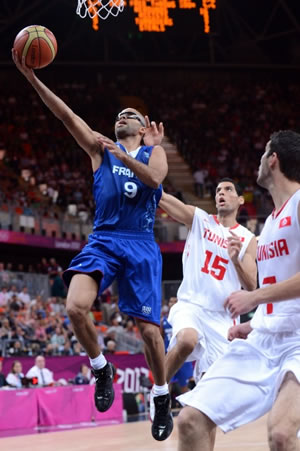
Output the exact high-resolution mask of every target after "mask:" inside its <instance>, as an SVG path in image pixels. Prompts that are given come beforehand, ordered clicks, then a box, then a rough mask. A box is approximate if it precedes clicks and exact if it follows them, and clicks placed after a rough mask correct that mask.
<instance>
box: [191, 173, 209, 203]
mask: <svg viewBox="0 0 300 451" xmlns="http://www.w3.org/2000/svg"><path fill="white" fill-rule="evenodd" d="M193 177H194V180H195V194H196V196H199V197H201V198H202V197H203V195H204V189H205V179H206V177H207V170H206V169H203V168H198V169H197V170H196V172H194V174H193Z"/></svg>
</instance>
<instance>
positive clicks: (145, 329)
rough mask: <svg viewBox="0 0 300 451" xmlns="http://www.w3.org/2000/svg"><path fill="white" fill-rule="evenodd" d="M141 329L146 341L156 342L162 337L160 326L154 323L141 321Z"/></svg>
mask: <svg viewBox="0 0 300 451" xmlns="http://www.w3.org/2000/svg"><path fill="white" fill-rule="evenodd" d="M139 330H140V333H141V336H142V339H143V340H144V342H145V343H156V342H158V341H159V340H160V338H161V335H160V330H159V327H157V326H155V325H154V324H149V323H142V322H141V323H140V324H139Z"/></svg>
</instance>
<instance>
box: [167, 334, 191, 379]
mask: <svg viewBox="0 0 300 451" xmlns="http://www.w3.org/2000/svg"><path fill="white" fill-rule="evenodd" d="M197 343H198V332H197V331H196V329H192V328H186V329H181V330H180V331H179V332H178V333H177V335H176V344H175V346H174V347H173V348H172V349H170V351H168V353H167V355H166V375H167V382H169V381H170V380H171V379H172V377H173V376H174V374H175V373H177V371H178V370H179V369H180V368H181V367H182V365H183V364H184V362H185V361H186V359H187V357H188V356H189V355H190V354H191V352H193V350H194V348H195V346H196V344H197Z"/></svg>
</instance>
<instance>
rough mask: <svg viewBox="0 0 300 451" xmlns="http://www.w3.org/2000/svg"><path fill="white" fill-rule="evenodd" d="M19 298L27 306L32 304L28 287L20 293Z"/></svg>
mask: <svg viewBox="0 0 300 451" xmlns="http://www.w3.org/2000/svg"><path fill="white" fill-rule="evenodd" d="M18 298H19V299H20V300H21V301H22V302H23V304H25V305H28V304H29V303H30V295H29V294H28V288H27V287H26V286H25V287H23V288H22V291H21V292H20V293H18Z"/></svg>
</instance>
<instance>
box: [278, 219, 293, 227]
mask: <svg viewBox="0 0 300 451" xmlns="http://www.w3.org/2000/svg"><path fill="white" fill-rule="evenodd" d="M290 225H292V218H291V216H286V217H285V218H282V219H280V222H279V228H280V229H282V227H288V226H290Z"/></svg>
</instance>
